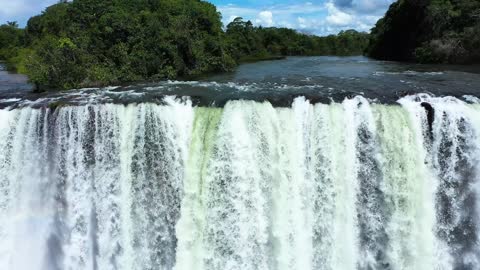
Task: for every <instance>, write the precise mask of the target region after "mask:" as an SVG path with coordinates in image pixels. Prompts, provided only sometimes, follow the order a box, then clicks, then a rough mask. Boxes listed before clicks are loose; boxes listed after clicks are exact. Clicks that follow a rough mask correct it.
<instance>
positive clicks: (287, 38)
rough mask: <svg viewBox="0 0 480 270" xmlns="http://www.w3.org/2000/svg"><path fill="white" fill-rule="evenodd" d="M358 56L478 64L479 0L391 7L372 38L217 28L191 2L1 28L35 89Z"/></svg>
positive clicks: (237, 25) (121, 4)
mask: <svg viewBox="0 0 480 270" xmlns="http://www.w3.org/2000/svg"><path fill="white" fill-rule="evenodd" d="M360 54H367V55H368V56H371V57H373V58H376V59H382V60H397V61H415V62H421V63H465V64H466V63H474V62H480V1H478V0H399V1H397V2H395V3H393V4H392V5H391V6H390V8H389V10H388V11H387V13H386V14H385V17H384V18H382V19H380V20H379V21H378V22H377V24H376V25H375V27H374V28H373V29H372V31H371V34H368V33H363V32H357V31H355V30H347V31H342V32H340V33H339V34H338V35H329V36H325V37H318V36H314V35H307V34H303V33H299V32H297V31H295V30H292V29H287V28H275V27H268V28H264V27H255V26H253V24H252V23H251V22H250V21H244V20H243V19H242V18H236V19H235V20H234V21H232V22H231V23H229V24H228V25H227V26H226V27H225V28H223V25H222V22H221V14H220V13H219V12H218V11H217V9H216V7H215V6H214V5H213V4H211V3H208V2H204V1H199V0H135V1H129V0H106V1H95V0H74V1H71V2H67V1H60V2H59V3H57V4H54V5H52V6H50V7H48V8H46V10H45V11H44V12H42V14H41V15H38V16H34V17H32V18H30V20H29V21H28V23H27V25H26V27H25V28H24V29H21V28H19V27H18V24H16V23H15V22H7V24H4V25H1V26H0V60H4V61H5V62H6V64H7V67H8V68H9V69H11V70H16V71H17V72H19V73H23V74H26V75H28V77H29V80H30V81H31V82H32V83H33V84H35V86H36V90H37V91H43V90H51V89H70V88H79V87H89V86H104V85H111V84H121V83H127V82H136V81H155V80H162V79H175V78H188V77H192V76H198V75H201V74H206V73H213V72H224V71H231V70H233V69H234V68H235V67H236V66H237V65H238V64H239V63H241V62H247V61H248V62H252V61H259V60H266V59H277V58H281V57H283V56H292V55H299V56H314V55H360Z"/></svg>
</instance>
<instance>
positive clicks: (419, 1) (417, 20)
mask: <svg viewBox="0 0 480 270" xmlns="http://www.w3.org/2000/svg"><path fill="white" fill-rule="evenodd" d="M368 53H369V55H371V56H372V57H375V58H379V59H387V60H400V61H419V62H425V63H473V62H480V1H479V0H398V1H397V2H395V3H393V4H392V5H391V6H390V8H389V10H388V11H387V13H386V15H385V17H384V18H382V19H380V20H379V21H378V22H377V24H376V26H375V27H374V28H373V29H372V33H371V42H370V47H369V49H368Z"/></svg>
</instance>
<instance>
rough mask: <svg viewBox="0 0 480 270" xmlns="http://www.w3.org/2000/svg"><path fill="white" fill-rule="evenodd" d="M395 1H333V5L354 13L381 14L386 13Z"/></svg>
mask: <svg viewBox="0 0 480 270" xmlns="http://www.w3.org/2000/svg"><path fill="white" fill-rule="evenodd" d="M392 2H394V0H333V1H332V3H333V4H334V5H335V6H336V7H338V8H340V9H346V10H350V12H354V13H363V14H365V13H369V14H370V13H376V14H378V13H381V12H385V10H386V9H387V7H388V6H389V5H390V4H391V3H392Z"/></svg>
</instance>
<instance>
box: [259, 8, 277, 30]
mask: <svg viewBox="0 0 480 270" xmlns="http://www.w3.org/2000/svg"><path fill="white" fill-rule="evenodd" d="M255 22H256V23H257V24H258V25H261V26H267V27H270V26H273V25H274V22H273V13H272V12H271V11H268V10H265V11H262V12H260V13H258V16H257V19H256V20H255Z"/></svg>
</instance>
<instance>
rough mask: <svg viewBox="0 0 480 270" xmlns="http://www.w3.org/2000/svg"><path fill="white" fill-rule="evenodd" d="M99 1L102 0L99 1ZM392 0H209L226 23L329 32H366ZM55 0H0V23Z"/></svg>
mask: <svg viewBox="0 0 480 270" xmlns="http://www.w3.org/2000/svg"><path fill="white" fill-rule="evenodd" d="M99 1H101V0H99ZM393 1H394V0H310V1H308V0H307V1H302V0H297V1H294V0H210V2H211V3H213V4H215V5H216V6H217V8H218V10H219V11H220V12H221V13H222V16H223V23H224V24H225V25H226V24H228V23H229V22H230V21H232V19H233V18H235V17H243V18H245V19H248V20H251V21H252V22H253V23H254V24H255V25H262V26H281V27H289V28H294V29H297V30H299V31H301V32H305V33H311V34H317V35H328V34H335V33H338V32H339V31H340V30H345V29H356V30H359V31H369V30H370V28H372V27H373V25H374V24H375V22H376V21H377V20H378V19H379V18H380V17H381V16H383V14H384V13H385V11H386V10H387V8H388V6H389V5H390V4H391V3H392V2H393ZM56 2H58V0H0V23H4V22H6V21H18V22H19V24H20V25H21V26H24V25H25V24H26V21H27V20H28V18H29V17H31V16H32V15H36V14H39V13H40V12H41V11H42V10H43V9H44V8H45V7H47V6H49V5H51V4H54V3H56Z"/></svg>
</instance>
